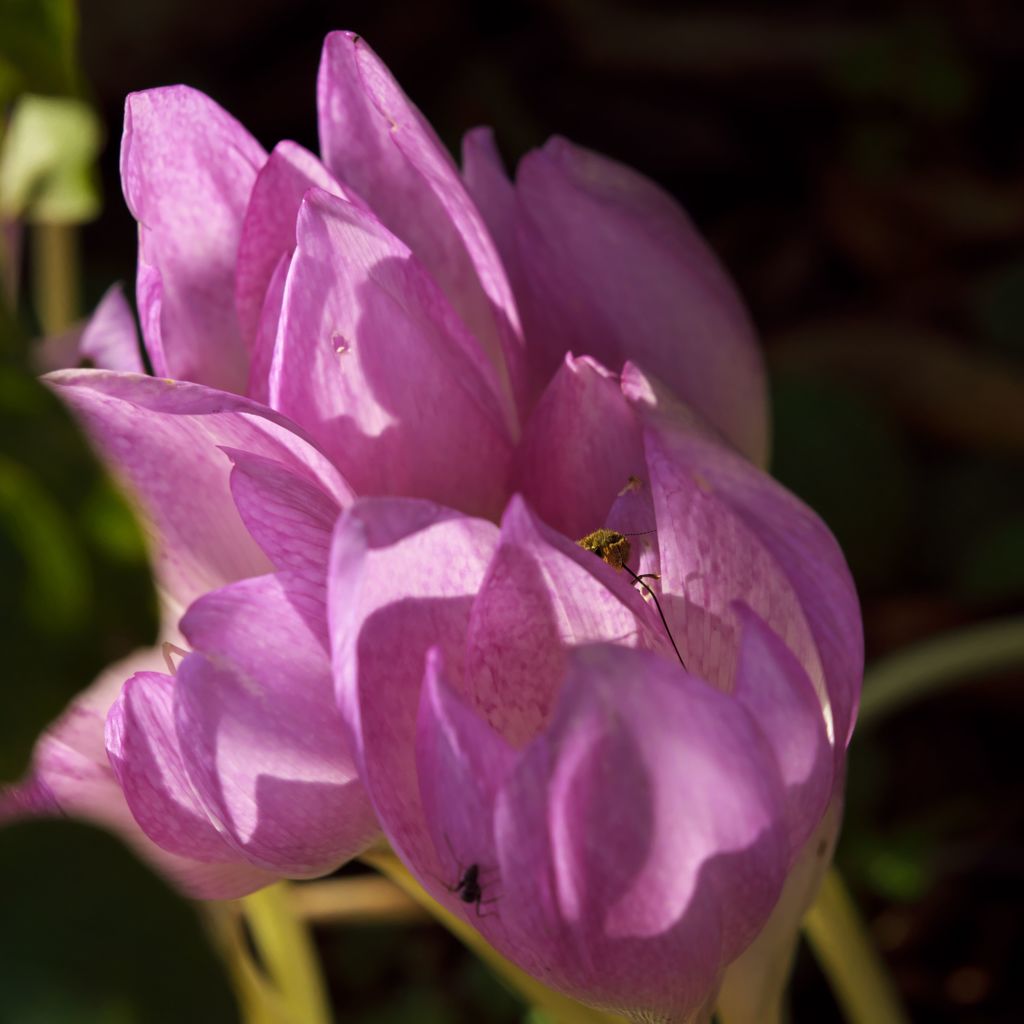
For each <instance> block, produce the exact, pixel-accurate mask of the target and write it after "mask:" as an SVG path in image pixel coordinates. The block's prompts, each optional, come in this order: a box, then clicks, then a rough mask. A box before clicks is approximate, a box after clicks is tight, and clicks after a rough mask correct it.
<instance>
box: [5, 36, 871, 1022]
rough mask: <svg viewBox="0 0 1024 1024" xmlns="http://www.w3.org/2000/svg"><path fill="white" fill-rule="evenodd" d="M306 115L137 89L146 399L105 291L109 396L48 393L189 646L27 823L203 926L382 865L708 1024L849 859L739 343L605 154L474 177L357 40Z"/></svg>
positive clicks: (552, 957) (593, 985)
mask: <svg viewBox="0 0 1024 1024" xmlns="http://www.w3.org/2000/svg"><path fill="white" fill-rule="evenodd" d="M317 102H318V112H319V129H320V146H321V156H320V158H318V157H317V156H315V155H314V154H312V153H310V152H308V151H307V150H305V149H303V148H302V147H300V146H298V145H297V144H295V143H291V142H282V143H280V144H279V145H278V146H277V147H276V148H275V149H274V150H273V151H272V152H271V153H270V154H269V155H268V154H267V153H266V152H265V151H264V150H263V148H262V147H261V146H260V145H259V143H257V142H256V140H255V139H253V137H252V136H251V135H250V134H249V133H248V132H247V131H246V130H245V129H244V128H243V127H242V126H241V125H240V124H239V123H238V122H237V121H235V120H234V119H233V118H232V117H231V116H230V115H229V114H227V113H226V112H225V111H224V110H223V109H221V108H220V107H219V106H217V105H216V104H215V103H214V102H213V101H212V100H210V99H209V98H208V97H206V96H204V95H203V94H201V93H198V92H196V91H194V90H192V89H189V88H186V87H183V86H176V87H171V88H164V89H154V90H150V91H148V92H144V93H138V94H135V95H133V96H131V97H129V100H128V103H127V110H126V116H125V131H124V141H123V148H122V157H121V161H122V162H121V167H122V177H123V182H124V191H125V195H126V197H127V201H128V205H129V207H130V208H131V210H132V213H133V214H134V215H135V217H136V219H137V220H138V222H139V266H138V280H137V297H138V307H139V314H140V320H141V324H142V335H143V343H144V347H145V352H146V354H147V356H148V359H149V361H150V363H151V365H152V368H153V371H154V374H155V376H148V375H146V374H145V373H144V371H143V366H142V362H141V358H140V349H139V346H138V344H137V339H136V336H135V330H134V326H133V322H132V319H131V316H130V313H129V312H128V309H127V306H126V304H125V302H124V300H123V298H122V297H121V296H120V295H119V294H118V293H116V292H115V293H112V294H111V295H110V296H109V297H108V299H107V300H105V302H104V303H103V305H102V306H101V308H100V309H99V310H98V312H97V314H96V315H95V317H94V318H93V320H92V322H91V323H90V325H89V327H88V329H87V333H86V338H85V343H86V349H87V351H88V353H89V355H90V356H91V358H92V360H93V361H94V363H96V364H97V365H99V366H101V367H102V368H100V369H89V370H66V371H59V372H57V373H54V374H51V375H50V376H49V378H48V379H49V381H50V383H51V384H52V386H53V387H54V389H55V390H56V391H57V392H58V393H59V394H60V395H61V396H62V397H63V398H64V399H65V400H66V401H67V402H68V404H69V405H70V406H71V407H72V408H73V409H74V410H75V411H76V413H77V414H78V415H79V417H80V419H81V421H82V423H83V424H84V425H85V428H86V430H87V431H88V433H89V435H90V437H91V438H92V439H93V440H94V442H95V444H96V446H97V447H98V449H99V450H100V452H101V453H102V455H103V456H104V458H105V459H106V460H107V462H108V463H109V464H110V466H111V467H112V468H113V469H114V470H115V471H116V473H117V474H118V475H119V476H120V477H121V478H122V479H123V480H124V482H125V484H126V486H127V487H128V489H129V490H130V491H131V493H133V494H134V495H135V496H137V499H138V502H139V505H140V508H141V510H142V513H143V515H144V518H145V520H146V523H147V525H148V527H149V529H150V534H151V537H152V547H153V558H154V564H155V571H156V576H157V581H158V585H159V589H160V595H161V599H162V609H163V622H164V635H163V638H162V639H163V640H165V641H166V642H168V643H170V644H173V645H174V647H173V648H167V650H168V651H169V652H170V653H169V663H165V658H164V657H163V656H162V654H161V653H160V651H152V652H146V653H144V654H141V655H139V656H138V657H136V658H133V659H130V660H129V662H127V663H125V664H121V665H119V666H114V667H112V668H111V669H110V670H109V672H108V673H106V674H105V676H104V677H103V679H101V680H100V681H98V682H97V683H96V684H95V685H94V686H93V687H92V689H90V690H89V691H87V692H86V693H85V694H84V695H83V696H82V697H81V698H80V699H79V700H78V701H77V702H76V703H75V704H74V705H73V706H72V707H71V708H70V709H69V710H68V711H67V713H66V714H65V715H64V717H63V718H62V719H61V720H60V721H59V722H58V723H56V724H55V726H54V727H53V728H52V729H51V730H50V731H49V732H48V733H47V734H46V735H45V736H44V737H43V738H42V739H41V740H40V743H39V747H38V750H37V755H36V758H35V764H34V769H33V774H32V778H31V780H30V781H29V782H27V783H26V785H25V786H24V787H23V788H22V790H20V791H19V793H18V794H17V801H18V802H19V804H20V805H21V806H23V807H24V806H32V807H34V808H36V809H40V810H47V809H53V808H59V809H60V810H61V811H63V812H66V813H69V814H75V815H81V816H85V817H87V818H92V819H95V820H99V821H102V822H106V823H108V824H112V825H113V826H115V827H116V828H117V829H118V830H119V831H121V833H122V834H124V835H126V836H128V837H129V838H130V839H132V840H133V841H134V842H135V843H136V844H137V845H138V846H139V848H140V849H142V850H143V851H144V852H145V853H146V855H147V856H149V857H150V858H151V859H154V860H155V861H157V862H158V863H159V864H160V865H161V866H162V868H163V869H164V870H165V871H166V872H168V873H169V874H170V875H171V876H172V877H175V878H176V879H177V880H178V881H179V883H180V884H181V885H182V886H183V887H184V888H185V889H186V890H187V891H189V892H191V893H193V894H195V895H200V896H204V897H228V896H237V895H240V894H243V893H245V892H248V891H251V890H253V889H255V888H258V887H260V886H261V885H264V884H267V883H268V882H270V881H272V880H274V879H275V878H279V877H282V876H284V877H310V876H316V875H319V874H323V873H326V872H329V871H331V870H332V869H334V868H335V867H337V866H338V865H339V864H341V863H343V862H344V861H346V860H347V859H349V858H351V857H353V856H354V855H356V854H358V853H359V852H360V851H361V850H364V849H365V848H366V847H367V846H368V845H369V844H372V843H374V842H376V841H379V840H380V839H381V836H382V835H383V836H384V837H386V839H387V841H388V842H389V843H390V844H391V846H392V848H393V849H394V850H395V852H396V853H397V854H398V856H399V857H401V859H402V860H403V861H404V862H405V864H406V865H407V866H408V867H409V869H410V870H411V871H412V872H413V873H414V874H415V876H416V877H417V878H418V879H419V881H420V882H421V883H422V885H423V886H424V887H425V888H426V889H427V890H428V891H429V892H430V893H431V894H432V895H433V896H434V897H435V898H436V899H437V900H438V901H440V902H441V903H442V904H444V905H445V906H447V907H448V908H449V909H451V910H452V911H453V912H455V913H457V914H460V915H462V916H463V917H464V918H465V919H466V920H467V921H468V922H469V923H470V924H471V925H473V926H474V927H476V928H477V929H479V931H480V932H482V933H483V935H484V936H485V937H486V938H487V939H488V940H489V941H490V942H491V943H492V944H493V945H494V946H495V947H496V948H497V949H498V950H500V951H501V952H502V953H504V954H505V955H506V956H507V957H509V958H510V959H512V960H513V961H515V962H516V963H518V964H520V965H521V966H522V967H524V968H525V969H526V970H527V971H529V972H531V973H532V974H534V975H535V976H537V977H538V978H540V979H542V980H543V981H545V982H546V983H548V984H550V985H552V986H554V987H556V988H559V989H561V990H563V991H565V992H567V993H569V994H570V995H572V996H575V997H576V998H578V999H581V1000H583V1001H585V1002H588V1003H591V1004H594V1005H599V1006H604V1007H609V1008H615V1009H619V1010H621V1011H623V1012H627V1013H630V1014H633V1015H635V1016H642V1017H643V1018H644V1019H665V1020H686V1019H690V1018H691V1017H693V1016H694V1015H699V1014H701V1013H703V1012H706V1010H707V1007H708V1006H709V1005H710V1001H713V999H714V993H715V991H716V988H717V986H718V984H719V982H720V980H721V977H722V972H723V970H724V969H725V968H726V966H727V965H728V964H729V963H730V962H731V961H733V960H734V959H735V958H736V957H737V956H738V955H739V954H740V953H742V951H743V950H744V949H745V948H746V947H747V946H748V945H749V944H750V943H751V942H752V940H753V939H754V938H755V937H756V936H757V935H758V934H759V932H761V931H762V929H763V928H764V927H765V924H766V922H767V921H768V920H769V918H770V916H771V915H772V913H773V909H774V908H775V907H776V904H777V903H778V901H779V897H780V893H781V892H782V890H783V886H784V883H785V882H786V880H787V877H789V876H790V874H791V872H792V871H793V869H794V865H796V864H797V863H798V862H800V861H801V858H803V857H804V856H805V851H806V850H807V849H809V848H810V845H813V846H814V847H818V846H819V845H820V846H822V848H824V847H825V846H827V845H828V844H827V842H826V841H823V840H822V838H821V837H822V834H823V833H822V829H821V826H822V822H823V820H825V818H826V812H827V811H829V808H830V807H834V806H835V804H836V803H837V802H838V799H839V794H840V791H841V786H842V780H843V769H844V763H845V752H846V745H847V742H848V740H849V736H850V731H851V729H852V725H853V720H854V715H855V707H856V701H857V696H858V693H859V688H860V680H861V673H862V647H861V630H860V618H859V613H858V607H857V600H856V595H855V593H854V589H853V586H852V583H851V580H850V577H849V574H848V571H847V568H846V566H845V563H844V560H843V557H842V555H841V553H840V551H839V549H838V547H837V545H836V543H835V541H834V539H833V538H832V536H831V535H830V533H829V532H828V530H827V529H826V527H825V526H824V525H823V524H822V523H821V522H820V521H819V520H818V518H817V517H816V516H815V515H814V514H813V513H812V512H811V511H810V510H808V509H807V508H806V507H805V506H804V505H803V504H801V502H800V501H798V500H797V499H796V498H795V497H793V496H792V495H791V494H789V493H787V492H786V491H785V490H784V489H783V488H782V487H781V486H780V485H779V484H777V483H776V482H774V481H773V480H772V479H771V477H770V476H768V475H767V474H766V473H765V472H764V471H763V469H761V468H759V467H760V466H761V465H762V464H763V462H764V459H765V453H766V449H767V414H766V400H765V384H764V372H763V366H762V361H761V356H760V353H759V350H758V346H757V342H756V339H755V338H754V336H753V333H752V329H751V325H750V323H749V320H748V317H747V315H746V314H745V312H744V310H743V307H742V305H741V303H740V301H739V299H738V297H737V295H736V293H735V290H734V288H733V286H732V284H731V283H730V281H729V280H728V278H727V276H726V275H725V273H724V272H723V271H722V269H721V267H720V266H719V265H718V263H717V262H716V260H715V258H714V257H713V255H712V254H711V252H710V251H709V249H708V248H707V246H706V245H705V243H704V242H703V241H702V240H701V239H700V237H699V236H698V235H697V233H696V232H695V230H694V228H693V226H692V224H691V223H690V221H689V220H688V219H687V217H686V215H685V214H684V213H683V211H682V210H681V209H680V208H679V207H678V205H677V204H676V203H675V202H674V201H673V200H672V199H671V198H670V197H669V196H667V195H666V194H665V193H664V192H662V191H661V190H660V189H659V188H658V187H656V186H655V185H654V184H652V183H651V182H650V181H648V180H647V179H645V178H644V177H642V176H641V175H639V174H637V173H636V172H634V171H631V170H629V169H627V168H626V167H623V166H622V165H620V164H618V163H615V162H613V161H611V160H609V159H606V158H604V157H601V156H598V155H596V154H594V153H591V152H588V151H585V150H582V149H580V148H578V147H576V146H574V145H572V144H571V143H569V142H566V141H564V140H562V139H553V140H552V141H550V142H549V143H548V144H547V145H545V146H544V147H543V148H542V149H540V150H538V151H535V152H531V153H529V154H528V155H527V156H526V157H524V158H523V160H522V161H521V163H520V164H519V167H518V169H517V173H516V176H515V180H514V181H512V180H510V179H509V178H508V177H507V175H506V173H505V171H504V169H503V167H502V164H501V161H500V159H499V157H498V154H497V151H496V149H495V146H494V143H493V141H492V138H491V135H490V133H489V132H488V131H486V130H477V131H474V132H471V133H470V134H469V135H468V136H467V137H466V140H465V142H464V146H463V154H462V157H463V159H462V169H461V172H460V170H459V168H458V167H457V165H456V164H455V163H454V162H453V161H452V159H451V158H450V156H449V155H448V154H447V152H446V151H445V150H444V148H443V147H442V145H441V144H440V142H439V140H438V139H437V137H436V136H435V135H434V133H433V132H432V130H431V128H430V127H429V125H428V124H427V123H426V122H425V120H424V119H423V117H422V115H421V114H420V113H419V112H418V111H417V110H416V108H415V107H413V106H412V105H411V104H410V102H409V100H408V99H407V98H406V97H405V95H404V94H403V93H402V91H401V90H400V88H399V87H398V85H397V84H396V83H395V81H394V80H393V79H392V77H391V76H390V74H389V72H388V71H387V69H386V68H385V67H384V66H383V64H382V63H381V62H380V61H379V59H378V58H377V57H376V56H375V55H374V53H373V52H372V51H371V50H370V49H369V47H367V45H366V44H365V43H364V42H363V41H362V40H360V39H359V38H358V37H356V36H354V35H351V34H348V33H335V34H332V35H330V36H329V37H328V38H327V40H326V43H325V47H324V53H323V60H322V63H321V67H320V74H319V80H318V90H317ZM599 527H607V528H610V529H613V530H616V531H619V532H621V533H622V534H624V535H632V536H631V538H630V539H631V549H632V554H631V560H630V562H629V565H630V568H631V569H632V570H633V572H635V573H643V574H645V575H646V574H653V575H652V576H651V577H649V578H648V579H647V584H648V586H649V587H650V588H651V589H652V590H653V591H654V592H655V594H656V596H657V598H658V605H659V606H660V608H661V609H662V610H663V612H664V617H665V622H664V623H663V621H662V619H661V617H660V615H659V611H658V607H657V606H656V605H655V604H654V602H653V601H652V600H651V599H650V596H649V594H647V593H646V592H645V588H643V587H639V586H636V585H635V584H634V583H633V581H632V580H631V579H630V577H629V575H627V574H625V573H623V572H621V571H617V570H616V568H615V567H614V566H613V565H610V564H607V563H606V562H604V561H602V560H601V559H600V558H598V557H595V555H594V554H593V553H592V552H590V551H587V550H584V548H582V547H581V546H580V545H579V544H578V543H577V541H578V539H579V538H581V537H583V536H584V535H585V534H588V533H590V532H591V531H593V530H595V529H597V528H599ZM666 623H667V626H668V629H667V630H666V625H665V624H666ZM672 641H674V642H675V644H676V645H678V648H679V651H680V653H681V655H682V659H683V661H684V662H685V667H683V666H681V665H680V662H679V660H678V659H677V657H676V654H675V653H674V651H673V649H672ZM830 835H831V833H829V836H830Z"/></svg>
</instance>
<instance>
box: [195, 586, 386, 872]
mask: <svg viewBox="0 0 1024 1024" xmlns="http://www.w3.org/2000/svg"><path fill="white" fill-rule="evenodd" d="M302 599H303V594H302V592H301V589H300V592H299V594H298V595H296V594H295V593H294V592H293V590H292V587H291V583H290V578H289V576H288V575H287V574H279V575H277V576H265V577H261V578H257V579H250V580H243V581H242V582H240V583H236V584H233V585H231V586H229V587H225V588H224V589H222V590H219V591H215V592H214V593H211V594H207V595H206V596H205V597H203V598H200V600H198V601H197V602H195V604H193V605H192V607H191V608H190V609H189V610H188V613H187V614H186V615H185V617H184V619H183V620H182V632H183V633H184V634H185V636H186V637H187V638H188V640H189V642H190V643H191V644H192V646H193V648H194V649H195V650H196V651H198V652H202V653H201V654H199V653H197V654H193V655H190V656H189V657H187V658H185V660H184V661H183V662H182V663H181V665H180V666H179V668H178V673H177V676H176V677H175V683H176V684H177V689H176V695H175V697H176V709H175V710H176V722H177V737H178V742H179V743H180V745H181V751H182V760H183V762H184V764H185V768H186V771H187V773H188V778H189V780H190V782H191V784H192V785H193V786H194V787H195V790H196V792H197V794H198V795H199V798H200V799H201V801H202V802H203V805H204V806H205V807H206V808H208V809H209V811H210V812H211V813H212V814H213V815H214V816H215V817H216V819H217V820H218V821H219V822H220V823H221V826H222V827H223V828H224V829H225V830H226V832H227V834H228V835H229V836H230V837H231V840H232V842H233V844H234V845H236V846H237V848H238V849H239V850H241V851H243V852H244V854H245V856H246V857H247V858H248V859H249V860H251V861H252V862H254V863H255V864H257V865H259V866H261V867H263V868H266V869H267V870H270V871H275V872H278V873H281V874H286V875H293V876H295V875H297V876H304V875H318V874H323V873H325V872H327V871H330V870H332V869H333V868H334V867H337V866H338V865H339V864H341V863H343V862H344V861H346V860H348V859H349V858H350V857H352V856H354V855H355V854H356V853H358V852H359V851H360V850H362V849H364V848H365V847H366V845H367V844H368V843H369V842H370V841H371V840H372V839H373V838H374V836H375V835H376V834H377V828H376V824H375V820H374V817H373V813H372V810H371V809H370V806H369V803H368V802H367V800H366V796H365V794H364V793H363V790H362V787H361V785H360V784H359V780H358V778H357V776H356V772H355V769H354V767H353V763H352V758H351V756H350V755H349V752H348V742H347V738H346V731H345V726H344V722H343V721H342V719H341V716H340V715H339V713H338V711H337V708H336V706H335V703H334V696H333V691H332V685H331V670H330V662H329V660H328V657H327V650H326V646H325V641H326V637H325V636H323V637H322V636H321V635H320V634H319V632H318V631H316V630H314V629H312V628H311V627H310V625H309V624H308V623H307V621H306V615H305V614H304V612H303V610H302V609H301V602H302Z"/></svg>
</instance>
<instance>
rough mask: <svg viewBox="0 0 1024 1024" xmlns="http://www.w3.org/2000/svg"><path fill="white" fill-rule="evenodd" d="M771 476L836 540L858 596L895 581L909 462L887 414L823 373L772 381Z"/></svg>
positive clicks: (782, 374) (789, 374) (904, 529)
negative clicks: (816, 516) (861, 591)
mask: <svg viewBox="0 0 1024 1024" xmlns="http://www.w3.org/2000/svg"><path fill="white" fill-rule="evenodd" d="M772 407H773V409H774V432H775V442H774V449H775V452H774V458H773V462H772V473H773V474H774V475H775V476H777V477H778V478H779V480H781V481H782V482H783V483H784V484H785V485H786V486H787V487H789V488H790V489H791V490H793V491H795V492H796V493H797V494H798V495H799V496H800V497H801V498H803V499H804V501H806V502H807V503H808V504H809V505H810V506H811V507H812V508H813V509H814V510H815V511H816V512H817V513H818V514H819V515H820V516H821V517H822V518H823V519H824V520H825V522H826V523H827V524H828V525H829V528H830V529H831V530H832V531H833V533H835V535H836V539H837V540H838V541H839V543H840V545H841V546H842V548H843V551H844V553H845V554H846V557H847V560H848V561H849V563H850V568H851V569H852V571H853V574H854V576H855V577H856V579H857V583H858V585H859V586H861V587H862V588H870V587H878V586H882V585H884V584H886V583H887V582H888V581H889V580H891V579H893V578H895V576H896V575H897V574H898V572H899V570H900V568H901V565H902V563H903V560H904V558H905V554H906V550H907V547H908V533H909V523H910V509H911V490H910V482H909V457H908V455H907V452H906V448H905V442H904V439H903V437H902V436H901V434H900V433H899V432H898V429H897V427H896V425H895V424H894V423H893V421H892V420H891V419H890V417H889V416H887V415H886V413H885V412H884V411H883V410H881V409H879V408H878V407H876V406H875V405H874V404H873V403H872V402H870V401H868V400H866V399H865V398H864V397H862V396H861V395H860V394H858V393H857V392H856V391H855V390H854V389H853V388H851V387H846V386H844V385H842V384H840V383H838V382H836V381H834V380H831V379H829V377H828V376H827V375H826V374H824V373H822V374H820V375H817V374H814V373H813V372H801V371H796V370H780V371H776V373H775V374H774V375H773V384H772Z"/></svg>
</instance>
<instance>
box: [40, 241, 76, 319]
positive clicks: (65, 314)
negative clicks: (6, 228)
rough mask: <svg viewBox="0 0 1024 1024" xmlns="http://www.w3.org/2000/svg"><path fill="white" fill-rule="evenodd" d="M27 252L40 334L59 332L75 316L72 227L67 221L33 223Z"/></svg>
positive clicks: (74, 242)
mask: <svg viewBox="0 0 1024 1024" xmlns="http://www.w3.org/2000/svg"><path fill="white" fill-rule="evenodd" d="M30 251H31V255H32V287H33V292H34V298H35V308H36V315H37V316H38V317H39V323H40V325H41V326H42V329H43V333H44V334H46V335H51V334H59V333H60V332H61V331H66V330H67V329H68V328H69V327H70V326H71V325H72V324H73V323H74V322H75V321H76V320H77V319H78V315H79V308H80V307H79V301H80V300H79V280H78V277H79V275H78V235H77V232H76V229H75V228H74V227H72V226H71V225H69V224H33V225H32V247H31V250H30Z"/></svg>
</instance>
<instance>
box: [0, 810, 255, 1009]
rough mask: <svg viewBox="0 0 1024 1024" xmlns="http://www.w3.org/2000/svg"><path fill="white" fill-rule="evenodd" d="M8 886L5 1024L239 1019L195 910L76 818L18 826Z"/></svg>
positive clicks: (7, 838)
mask: <svg viewBox="0 0 1024 1024" xmlns="http://www.w3.org/2000/svg"><path fill="white" fill-rule="evenodd" d="M0 878H2V879H4V884H3V888H2V890H0V921H3V928H2V929H0V1020H3V1021H11V1022H15V1021H16V1022H18V1024H182V1022H184V1021H188V1022H190V1024H191V1022H198V1024H202V1022H207V1021H208V1022H209V1024H231V1022H232V1021H237V1020H238V1012H237V1009H236V1007H235V1004H234V1000H233V997H232V995H231V991H230V989H229V987H228V984H227V981H226V980H225V978H224V977H223V974H222V971H221V968H220V966H219V964H218V961H217V958H216V957H215V955H214V953H213V950H212V949H211V948H210V943H209V941H208V938H207V936H206V934H205V933H204V930H203V928H202V926H201V923H200V921H199V918H198V916H197V914H196V911H195V910H194V908H192V907H191V906H189V905H188V904H186V903H185V902H184V901H183V900H181V899H180V897H178V896H176V895H175V894H174V893H173V892H172V891H171V890H170V889H169V888H168V887H167V886H166V885H165V884H164V883H163V882H161V881H159V880H158V879H157V878H156V877H155V876H154V875H152V874H151V873H150V872H149V871H148V870H146V869H145V868H144V867H143V866H142V865H141V864H139V863H138V862H137V861H136V860H135V858H134V857H132V856H131V855H130V854H129V853H128V851H127V850H126V849H125V848H124V847H123V846H122V845H121V844H120V843H119V842H118V841H117V840H115V839H114V838H113V837H111V836H109V835H107V834H106V833H104V832H102V831H100V830H98V829H94V828H92V827H91V826H86V825H81V824H75V823H72V822H67V821H34V822H29V823H23V824H17V825H12V826H8V827H6V828H3V829H0Z"/></svg>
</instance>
